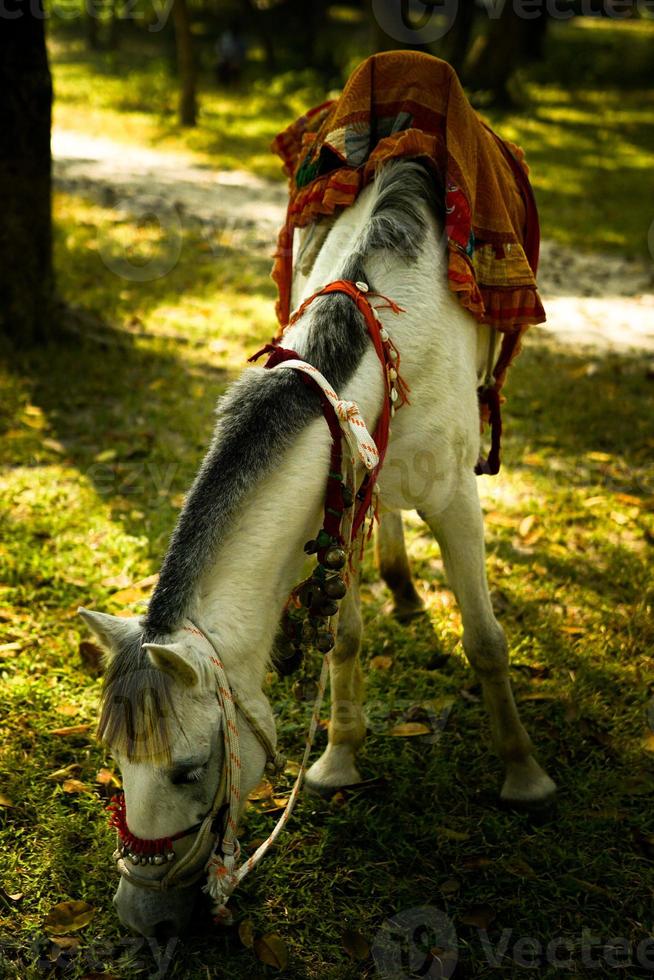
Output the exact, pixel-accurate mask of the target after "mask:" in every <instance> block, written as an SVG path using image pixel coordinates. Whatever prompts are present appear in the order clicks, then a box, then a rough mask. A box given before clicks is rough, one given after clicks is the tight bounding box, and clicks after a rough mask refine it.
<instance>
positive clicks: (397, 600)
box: [376, 511, 425, 623]
mask: <svg viewBox="0 0 654 980" xmlns="http://www.w3.org/2000/svg"><path fill="white" fill-rule="evenodd" d="M376 546H377V563H378V565H379V572H380V575H381V577H382V578H383V580H384V581H385V582H386V585H387V586H388V587H389V589H390V590H391V592H392V593H393V615H394V616H395V618H396V619H397V620H399V621H400V622H401V623H402V622H406V621H408V620H410V619H413V618H414V616H419V615H420V614H421V613H423V612H424V608H425V607H424V603H423V601H422V599H421V598H420V596H419V595H418V593H417V591H416V587H415V585H414V584H413V578H412V576H411V566H410V565H409V558H408V555H407V553H406V545H405V542H404V529H403V527H402V514H401V513H400V512H399V511H389V512H387V513H386V512H385V513H384V514H383V516H382V520H381V524H380V526H379V527H378V529H377V536H376Z"/></svg>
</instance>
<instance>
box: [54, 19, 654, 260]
mask: <svg viewBox="0 0 654 980" xmlns="http://www.w3.org/2000/svg"><path fill="white" fill-rule="evenodd" d="M339 36H340V35H339ZM366 38H367V34H366V26H365V24H363V25H361V24H360V25H359V26H358V27H357V25H356V23H355V24H354V25H352V28H351V29H349V30H348V40H347V49H346V51H347V53H346V54H345V55H343V57H344V58H345V60H346V62H347V64H348V65H350V64H352V65H353V64H354V63H355V62H356V60H358V58H359V57H364V56H365V55H366V54H368V53H369V51H368V50H367V48H366V44H367V43H368V42H367V40H366ZM355 49H356V50H357V54H356V56H355V55H354V51H355ZM653 50H654V23H652V22H650V21H635V22H633V23H632V22H627V21H622V22H619V21H618V22H616V21H614V20H611V21H606V22H605V21H603V20H601V19H599V18H585V19H584V18H579V19H576V20H575V21H573V22H565V23H554V24H553V25H552V28H551V32H550V39H549V42H548V46H547V58H546V60H545V62H544V63H542V64H540V65H537V66H535V67H534V68H531V69H529V70H528V71H521V72H520V73H519V75H518V78H517V84H516V88H517V91H518V92H519V99H520V102H521V107H520V109H518V110H507V111H498V110H490V111H488V112H487V115H488V116H489V118H490V120H491V122H492V124H493V125H494V126H495V128H496V129H497V130H498V132H499V133H500V134H501V135H503V136H505V137H507V138H509V139H512V140H514V141H516V142H518V143H519V144H520V145H522V146H523V147H524V149H525V151H526V153H527V159H528V161H529V163H530V166H531V174H532V180H533V184H534V187H535V190H536V194H537V197H538V202H539V207H540V212H541V224H542V231H543V235H544V236H545V237H548V238H553V239H555V240H556V241H559V242H561V243H563V244H566V245H571V246H573V247H579V248H582V249H599V250H605V251H613V252H619V253H621V254H629V255H634V256H640V257H648V258H650V257H651V256H650V255H649V251H648V233H649V228H650V224H651V221H652V217H653V216H652V200H651V185H652V180H651V175H652V172H654V91H653V90H652V86H651V74H650V65H651V62H652V51H653ZM51 60H52V68H53V75H54V83H55V95H56V101H55V113H54V118H55V124H56V125H57V126H59V127H61V128H63V129H73V130H78V131H81V132H84V133H86V134H88V135H97V136H103V137H111V138H113V139H116V140H118V141H119V142H136V143H139V144H149V145H153V146H159V147H163V148H166V149H173V150H184V151H189V152H191V153H193V154H195V155H196V156H197V157H198V158H199V159H200V160H202V161H204V162H206V163H208V164H209V165H211V166H212V167H215V168H217V169H235V168H236V169H247V170H250V171H252V172H254V173H257V174H259V175H260V176H264V177H269V178H273V179H281V178H282V173H281V166H280V164H279V161H278V160H277V158H275V157H273V156H272V154H270V153H269V152H268V146H269V144H270V141H271V140H272V138H273V137H274V136H275V135H276V134H277V133H278V132H279V131H280V130H281V129H283V128H284V127H285V126H286V125H288V123H289V122H291V121H292V120H293V119H295V118H296V117H297V116H298V115H300V114H301V113H302V112H304V111H305V110H306V109H307V108H308V107H309V106H311V105H315V104H316V103H318V102H322V101H323V100H324V99H325V98H326V97H327V94H328V93H326V92H325V89H324V82H321V80H320V77H319V76H318V75H317V74H316V73H314V72H311V71H303V72H299V71H286V72H284V73H281V74H280V75H278V76H276V77H275V78H272V79H270V78H268V77H265V76H262V73H261V68H260V66H259V64H258V62H256V61H254V62H253V63H252V64H251V65H250V67H249V69H248V73H247V75H246V79H245V81H244V82H243V84H242V85H241V86H240V87H239V88H238V89H235V90H224V89H217V88H216V86H215V83H213V82H212V81H211V79H210V76H209V75H205V76H203V81H202V84H201V91H200V104H201V112H200V118H199V124H198V126H197V128H195V129H191V130H180V129H179V127H178V126H177V123H176V109H175V107H176V88H175V82H174V80H172V79H171V77H170V73H169V68H168V62H167V61H166V59H165V58H164V57H163V56H162V55H161V54H160V53H158V50H157V49H156V48H153V47H149V48H144V49H139V50H138V51H135V50H133V49H132V48H130V45H129V44H126V45H125V49H124V50H119V51H117V52H109V53H107V52H105V53H100V54H97V53H96V54H90V53H88V52H87V51H86V50H85V48H84V45H83V42H81V41H75V40H70V39H66V37H65V36H64V35H61V34H60V33H55V34H54V40H53V41H52V43H51Z"/></svg>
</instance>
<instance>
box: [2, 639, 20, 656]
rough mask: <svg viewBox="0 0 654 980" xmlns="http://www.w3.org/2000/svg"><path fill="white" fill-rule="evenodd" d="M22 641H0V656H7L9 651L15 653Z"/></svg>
mask: <svg viewBox="0 0 654 980" xmlns="http://www.w3.org/2000/svg"><path fill="white" fill-rule="evenodd" d="M22 645H23V644H22V643H16V642H12V643H0V657H4V656H8V655H9V654H10V653H16V652H17V651H18V650H20V649H21V647H22Z"/></svg>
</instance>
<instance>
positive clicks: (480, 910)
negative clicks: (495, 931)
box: [461, 905, 497, 930]
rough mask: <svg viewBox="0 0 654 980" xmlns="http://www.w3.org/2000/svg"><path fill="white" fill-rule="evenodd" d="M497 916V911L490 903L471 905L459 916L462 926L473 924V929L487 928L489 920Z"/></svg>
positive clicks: (491, 920)
mask: <svg viewBox="0 0 654 980" xmlns="http://www.w3.org/2000/svg"><path fill="white" fill-rule="evenodd" d="M496 918H497V913H496V912H495V911H494V910H493V909H492V908H491V907H490V905H472V906H471V907H470V908H469V909H467V910H466V911H465V912H464V913H463V915H462V916H461V922H462V923H463V925H464V926H474V927H475V929H484V930H486V929H488V927H489V925H490V924H491V922H493V921H494V920H495V919H496Z"/></svg>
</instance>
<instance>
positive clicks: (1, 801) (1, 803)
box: [0, 793, 15, 810]
mask: <svg viewBox="0 0 654 980" xmlns="http://www.w3.org/2000/svg"><path fill="white" fill-rule="evenodd" d="M14 806H15V804H14V802H13V800H10V799H9V797H8V796H5V795H4V793H0V807H4V808H5V809H7V810H8V809H10V808H13V807H14Z"/></svg>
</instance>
